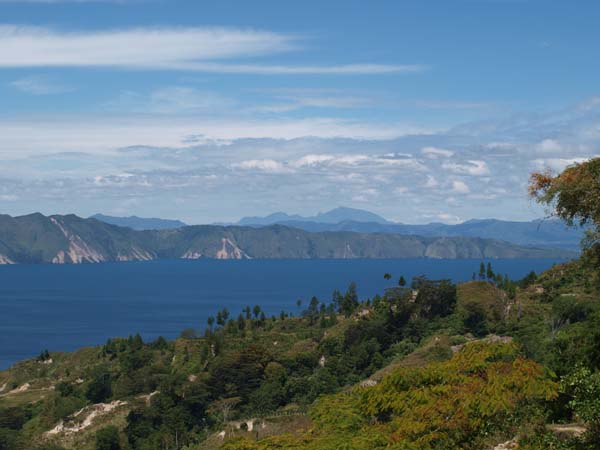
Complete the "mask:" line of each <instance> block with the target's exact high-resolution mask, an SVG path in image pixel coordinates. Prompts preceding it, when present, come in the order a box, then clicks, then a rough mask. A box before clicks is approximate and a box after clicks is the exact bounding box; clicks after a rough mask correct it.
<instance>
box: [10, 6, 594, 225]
mask: <svg viewBox="0 0 600 450" xmlns="http://www.w3.org/2000/svg"><path fill="white" fill-rule="evenodd" d="M599 22H600V3H599V2H597V1H592V0H590V1H585V0H581V1H566V0H552V1H549V0H547V1H546V0H439V1H434V0H415V1H412V0H390V1H386V0H373V1H353V0H343V1H342V0H327V1H325V0H320V1H312V0H304V1H302V2H283V1H280V0H273V1H266V0H254V1H252V2H249V1H243V0H240V1H231V0H220V1H218V2H208V1H198V0H114V1H109V0H105V1H91V0H70V1H67V0H21V1H18V0H0V213H4V214H11V215H20V214H27V213H31V212H34V211H39V212H42V213H44V214H64V213H75V214H78V215H81V216H89V215H92V214H94V213H97V212H101V213H105V214H112V215H131V214H136V215H139V216H151V217H164V218H178V219H181V220H184V221H186V222H187V223H212V222H231V221H236V220H237V219H239V218H240V217H242V216H248V215H252V216H254V215H266V214H269V213H272V212H275V211H285V212H288V213H299V214H304V215H313V214H315V213H317V212H319V211H325V210H328V209H332V208H334V207H337V206H347V207H355V208H361V209H367V210H370V211H373V212H376V213H379V214H381V215H383V216H384V217H386V218H388V219H390V220H395V221H399V222H404V223H427V222H434V221H435V222H445V223H457V222H461V221H465V220H469V219H477V218H499V219H507V220H531V219H534V218H540V217H543V216H544V215H545V211H544V210H543V209H541V208H540V207H538V206H536V205H535V204H533V203H532V201H531V200H530V199H528V198H527V193H526V187H527V181H528V177H529V174H530V173H531V172H532V171H536V170H546V169H550V170H553V171H560V170H562V169H563V168H564V167H566V166H568V165H570V164H574V163H577V162H580V161H584V160H586V159H589V158H591V157H594V156H596V155H599V154H600V88H599V81H598V80H600V58H598V43H599V42H600V27H598V26H597V24H598V23H599Z"/></svg>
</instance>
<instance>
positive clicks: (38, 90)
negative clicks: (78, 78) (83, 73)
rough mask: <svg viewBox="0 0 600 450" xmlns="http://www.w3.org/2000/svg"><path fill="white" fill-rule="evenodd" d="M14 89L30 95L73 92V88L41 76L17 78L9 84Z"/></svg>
mask: <svg viewBox="0 0 600 450" xmlns="http://www.w3.org/2000/svg"><path fill="white" fill-rule="evenodd" d="M10 86H12V87H13V88H15V89H18V90H19V91H21V92H25V93H27V94H32V95H52V94H62V93H65V92H72V91H74V90H75V88H74V87H73V86H66V85H64V84H61V83H57V82H55V81H54V80H52V79H50V78H47V77H43V76H30V77H25V78H19V79H18V80H14V81H12V82H11V83H10Z"/></svg>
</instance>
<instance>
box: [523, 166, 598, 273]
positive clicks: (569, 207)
mask: <svg viewBox="0 0 600 450" xmlns="http://www.w3.org/2000/svg"><path fill="white" fill-rule="evenodd" d="M529 195H530V196H531V197H532V198H534V199H535V200H536V201H537V202H538V203H541V204H544V205H547V206H548V208H549V212H550V214H551V215H553V216H556V217H559V218H561V219H562V220H564V221H565V222H566V223H567V225H569V226H573V225H575V224H578V225H580V226H584V225H592V226H593V228H591V229H589V230H587V232H586V234H587V236H586V238H585V239H584V241H583V242H582V244H583V248H584V256H585V257H586V260H587V261H589V262H591V263H593V264H594V265H598V264H599V263H600V201H598V199H600V158H593V159H590V160H589V161H586V162H582V163H579V164H574V165H572V166H569V167H567V168H566V169H565V170H563V171H562V172H561V173H559V174H558V175H553V174H552V173H551V172H550V171H545V172H535V173H533V174H531V177H530V180H529Z"/></svg>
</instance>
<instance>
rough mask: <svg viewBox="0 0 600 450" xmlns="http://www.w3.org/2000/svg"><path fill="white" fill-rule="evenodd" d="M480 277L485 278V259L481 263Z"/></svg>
mask: <svg viewBox="0 0 600 450" xmlns="http://www.w3.org/2000/svg"><path fill="white" fill-rule="evenodd" d="M479 279H480V280H483V279H485V264H484V263H483V261H482V262H481V263H480V264H479Z"/></svg>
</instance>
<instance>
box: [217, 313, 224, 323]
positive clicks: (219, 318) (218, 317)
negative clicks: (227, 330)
mask: <svg viewBox="0 0 600 450" xmlns="http://www.w3.org/2000/svg"><path fill="white" fill-rule="evenodd" d="M224 324H225V321H224V320H223V314H222V313H221V311H219V312H217V325H220V326H223V325H224Z"/></svg>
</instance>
